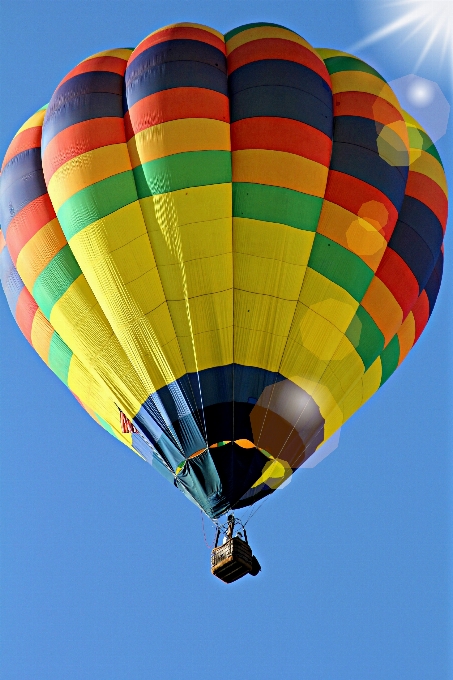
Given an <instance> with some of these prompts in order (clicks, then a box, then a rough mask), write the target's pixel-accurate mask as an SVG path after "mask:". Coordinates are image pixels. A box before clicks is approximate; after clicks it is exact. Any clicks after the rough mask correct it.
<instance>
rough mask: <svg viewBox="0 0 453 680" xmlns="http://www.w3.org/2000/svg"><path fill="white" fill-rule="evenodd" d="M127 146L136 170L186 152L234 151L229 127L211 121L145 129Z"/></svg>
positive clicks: (188, 120) (173, 122) (190, 120)
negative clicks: (141, 166)
mask: <svg viewBox="0 0 453 680" xmlns="http://www.w3.org/2000/svg"><path fill="white" fill-rule="evenodd" d="M127 145H128V148H129V154H130V159H131V163H132V167H133V168H135V167H136V166H138V165H140V164H143V163H147V162H148V161H153V160H155V159H156V158H163V157H164V156H171V155H172V154H176V153H183V152H186V151H211V150H212V151H216V150H219V151H231V141H230V126H229V124H228V123H224V122H223V121H220V120H212V119H210V118H180V119H178V120H170V121H168V122H166V123H160V124H158V125H152V126H151V127H148V128H146V130H142V131H141V132H139V133H138V134H136V135H135V137H132V139H130V140H129V142H128V144H127Z"/></svg>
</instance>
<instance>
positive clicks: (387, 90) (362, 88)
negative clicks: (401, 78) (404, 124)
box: [330, 71, 401, 111]
mask: <svg viewBox="0 0 453 680" xmlns="http://www.w3.org/2000/svg"><path fill="white" fill-rule="evenodd" d="M330 79H331V82H332V92H333V94H336V93H337V92H367V93H368V94H375V95H376V97H380V98H381V99H385V101H387V102H389V103H390V104H391V105H392V106H394V107H395V108H396V109H397V111H401V107H400V105H399V102H398V100H397V98H396V96H395V94H394V93H393V90H392V89H391V87H390V86H389V85H387V83H385V82H384V81H383V80H381V79H380V78H378V77H377V76H374V75H373V74H372V73H365V72H364V71H339V72H338V73H332V74H331V75H330Z"/></svg>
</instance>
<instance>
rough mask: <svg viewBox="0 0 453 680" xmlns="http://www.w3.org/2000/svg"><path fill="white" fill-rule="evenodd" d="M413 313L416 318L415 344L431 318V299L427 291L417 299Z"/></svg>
mask: <svg viewBox="0 0 453 680" xmlns="http://www.w3.org/2000/svg"><path fill="white" fill-rule="evenodd" d="M412 314H413V315H414V319H415V340H414V344H415V343H416V342H417V340H418V339H419V337H420V335H421V334H422V332H423V329H424V328H425V326H426V324H427V323H428V319H429V300H428V296H427V295H426V291H424V290H423V291H422V294H421V295H420V297H419V298H418V299H417V301H416V303H415V305H414V306H413V307H412Z"/></svg>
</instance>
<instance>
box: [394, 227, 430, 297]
mask: <svg viewBox="0 0 453 680" xmlns="http://www.w3.org/2000/svg"><path fill="white" fill-rule="evenodd" d="M389 246H390V248H392V249H393V250H394V251H395V253H398V255H399V256H400V257H401V258H402V259H403V260H404V261H405V263H406V264H407V265H408V266H409V267H410V269H411V271H412V273H413V274H414V276H415V278H416V279H417V282H418V285H419V289H420V293H421V292H422V290H423V289H424V287H425V285H426V283H427V282H428V279H429V277H430V276H431V272H432V271H433V268H434V262H435V260H434V257H433V254H432V252H431V250H430V248H428V246H427V245H426V243H425V241H424V240H423V239H422V238H421V236H419V234H418V233H417V232H416V231H414V229H412V228H411V227H409V226H408V225H407V224H405V223H404V222H401V221H398V222H397V223H396V226H395V229H394V231H393V234H392V238H391V239H390V241H389Z"/></svg>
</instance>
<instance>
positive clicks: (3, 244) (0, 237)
mask: <svg viewBox="0 0 453 680" xmlns="http://www.w3.org/2000/svg"><path fill="white" fill-rule="evenodd" d="M5 247H6V241H5V237H4V236H3V232H2V230H1V229H0V254H1V253H2V251H3V248H5Z"/></svg>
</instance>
